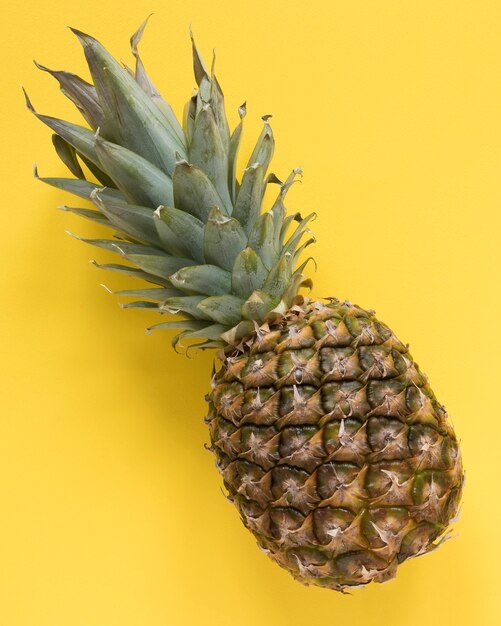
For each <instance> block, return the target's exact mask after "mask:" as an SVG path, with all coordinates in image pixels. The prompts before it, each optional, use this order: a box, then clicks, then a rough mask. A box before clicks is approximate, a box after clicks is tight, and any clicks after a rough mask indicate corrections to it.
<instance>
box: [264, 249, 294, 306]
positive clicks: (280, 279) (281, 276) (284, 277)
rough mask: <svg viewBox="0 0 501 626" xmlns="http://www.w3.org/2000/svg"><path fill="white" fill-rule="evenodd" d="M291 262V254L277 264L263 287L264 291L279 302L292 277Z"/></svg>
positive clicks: (284, 256) (283, 257)
mask: <svg viewBox="0 0 501 626" xmlns="http://www.w3.org/2000/svg"><path fill="white" fill-rule="evenodd" d="M290 261H291V255H290V254H285V255H283V256H282V257H281V258H280V259H279V260H278V261H277V262H276V263H275V265H274V266H273V268H272V269H271V271H270V273H269V274H268V277H267V279H266V280H265V283H264V285H263V291H266V293H268V294H270V295H271V296H272V297H274V298H276V299H278V300H279V299H280V298H281V297H282V294H283V292H284V291H285V290H286V288H287V286H288V284H289V282H290V279H291V277H292V271H291V267H290Z"/></svg>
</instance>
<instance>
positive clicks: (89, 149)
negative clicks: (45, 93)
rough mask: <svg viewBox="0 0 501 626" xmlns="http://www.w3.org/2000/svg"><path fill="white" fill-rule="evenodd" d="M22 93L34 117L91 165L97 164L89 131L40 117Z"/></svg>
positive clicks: (57, 120) (62, 121)
mask: <svg viewBox="0 0 501 626" xmlns="http://www.w3.org/2000/svg"><path fill="white" fill-rule="evenodd" d="M23 91H24V97H25V100H26V106H27V107H28V110H29V111H31V112H32V113H33V115H34V116H35V117H37V118H38V119H39V120H40V121H41V122H43V123H44V124H46V125H47V126H48V127H49V128H51V129H52V130H53V131H54V132H55V133H56V135H59V136H60V137H62V138H63V139H65V140H66V141H67V142H68V143H69V144H71V145H72V146H73V147H74V148H75V149H76V150H78V152H81V153H82V154H83V155H85V156H86V157H87V158H88V159H90V160H91V161H92V162H93V163H99V160H98V157H97V155H96V150H95V143H96V138H95V134H94V133H93V132H92V131H91V130H88V129H87V128H84V127H83V126H78V125H77V124H72V123H71V122H65V121H64V120H60V119H58V118H56V117H50V116H48V115H41V114H40V113H37V112H36V111H35V109H34V107H33V105H32V104H31V101H30V99H29V97H28V94H27V93H26V91H25V90H24V89H23Z"/></svg>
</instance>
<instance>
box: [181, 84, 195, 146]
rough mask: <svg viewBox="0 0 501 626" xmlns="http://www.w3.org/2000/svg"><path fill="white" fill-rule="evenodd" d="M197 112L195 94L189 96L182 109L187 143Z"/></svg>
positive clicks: (190, 136) (191, 133) (191, 136)
mask: <svg viewBox="0 0 501 626" xmlns="http://www.w3.org/2000/svg"><path fill="white" fill-rule="evenodd" d="M196 113H197V95H196V93H195V94H194V95H193V96H191V98H190V99H189V100H188V102H187V103H186V105H185V107H184V111H183V130H184V134H185V135H186V138H187V140H188V145H189V144H190V143H191V140H192V138H193V129H194V127H195V117H196Z"/></svg>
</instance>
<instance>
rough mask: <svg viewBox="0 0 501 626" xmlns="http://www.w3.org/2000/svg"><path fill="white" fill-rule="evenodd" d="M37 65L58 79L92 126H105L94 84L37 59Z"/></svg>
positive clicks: (68, 96) (95, 127) (96, 127)
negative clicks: (46, 65)
mask: <svg viewBox="0 0 501 626" xmlns="http://www.w3.org/2000/svg"><path fill="white" fill-rule="evenodd" d="M35 65H36V66H37V67H38V69H39V70H42V71H43V72H48V73H49V74H50V75H51V76H53V77H54V78H55V79H56V80H57V81H58V83H59V86H60V88H61V91H62V93H63V94H64V95H65V96H66V97H67V98H68V99H69V100H71V101H72V102H73V104H74V105H75V106H76V107H77V109H78V110H79V111H80V113H81V114H82V116H83V118H84V119H85V121H86V122H87V123H88V124H89V126H91V128H93V129H94V130H97V129H98V128H99V127H101V128H102V127H103V122H104V116H103V110H102V108H101V105H100V104H99V99H98V97H97V93H96V89H95V87H94V85H90V84H89V83H88V82H86V81H85V80H83V79H82V78H80V77H79V76H76V75H75V74H71V73H69V72H62V71H56V70H51V69H49V68H48V67H44V66H43V65H40V64H39V63H37V62H36V61H35Z"/></svg>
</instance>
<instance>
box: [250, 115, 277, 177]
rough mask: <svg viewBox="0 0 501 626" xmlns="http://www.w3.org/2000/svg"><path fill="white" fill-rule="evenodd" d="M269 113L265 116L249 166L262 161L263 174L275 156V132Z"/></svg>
mask: <svg viewBox="0 0 501 626" xmlns="http://www.w3.org/2000/svg"><path fill="white" fill-rule="evenodd" d="M269 117H270V116H269V115H265V116H264V117H263V122H264V126H263V130H262V131H261V134H260V135H259V138H258V140H257V144H256V147H255V148H254V150H253V152H252V154H251V157H250V159H249V163H248V165H247V167H250V166H251V165H254V163H260V164H261V165H262V167H263V174H266V170H267V169H268V165H269V164H270V161H271V158H272V157H273V151H274V148H275V140H274V139H273V132H272V130H271V126H270V125H269V124H268V118H269Z"/></svg>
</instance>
